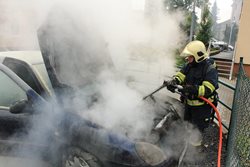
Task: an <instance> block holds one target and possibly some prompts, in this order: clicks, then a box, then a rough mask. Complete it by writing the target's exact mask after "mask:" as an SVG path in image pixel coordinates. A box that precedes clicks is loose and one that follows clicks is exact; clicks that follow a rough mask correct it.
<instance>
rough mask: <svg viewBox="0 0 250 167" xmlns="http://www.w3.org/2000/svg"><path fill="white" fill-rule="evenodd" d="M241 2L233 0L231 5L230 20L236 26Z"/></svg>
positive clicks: (240, 0)
mask: <svg viewBox="0 0 250 167" xmlns="http://www.w3.org/2000/svg"><path fill="white" fill-rule="evenodd" d="M242 2H243V0H234V1H233V4H232V16H231V18H232V20H234V21H235V23H236V24H237V25H239V20H240V14H241V9H242Z"/></svg>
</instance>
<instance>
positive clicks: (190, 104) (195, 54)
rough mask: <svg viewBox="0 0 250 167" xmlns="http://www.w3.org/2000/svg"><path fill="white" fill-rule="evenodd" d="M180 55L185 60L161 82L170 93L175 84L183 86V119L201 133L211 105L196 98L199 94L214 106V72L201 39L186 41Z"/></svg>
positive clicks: (215, 84) (215, 100) (210, 112)
mask: <svg viewBox="0 0 250 167" xmlns="http://www.w3.org/2000/svg"><path fill="white" fill-rule="evenodd" d="M180 56H182V57H185V59H186V60H187V63H186V64H185V65H184V66H183V68H182V69H181V70H180V71H179V72H177V73H176V75H174V78H173V79H172V80H170V81H164V82H165V84H166V86H167V89H168V90H170V91H171V92H175V89H176V85H182V86H183V89H182V90H179V91H180V92H181V93H182V95H183V96H181V99H182V102H184V103H185V113H184V120H187V121H189V122H191V123H192V124H194V125H195V126H197V127H198V129H199V130H200V131H201V132H203V131H204V129H205V128H207V127H208V125H209V122H210V118H211V116H212V107H211V106H210V105H208V104H206V103H205V102H204V101H202V100H201V99H199V98H198V97H199V96H203V97H205V98H207V99H209V100H210V101H211V102H213V103H214V104H215V105H217V93H216V89H218V71H217V69H216V65H215V62H214V61H213V60H212V59H210V58H208V53H207V52H206V48H205V45H204V44H203V43H202V42H201V41H192V42H190V43H188V44H187V45H186V47H185V48H184V50H183V52H182V53H181V55H180Z"/></svg>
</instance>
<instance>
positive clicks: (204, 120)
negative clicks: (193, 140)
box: [184, 104, 212, 132]
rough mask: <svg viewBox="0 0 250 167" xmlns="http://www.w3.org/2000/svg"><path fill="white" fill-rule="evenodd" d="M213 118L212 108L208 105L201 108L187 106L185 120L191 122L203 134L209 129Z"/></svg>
mask: <svg viewBox="0 0 250 167" xmlns="http://www.w3.org/2000/svg"><path fill="white" fill-rule="evenodd" d="M211 116H212V107H211V106H210V105H208V104H204V105H201V106H189V105H187V104H186V105H185V113H184V120H186V121H189V122H190V123H192V124H193V125H195V126H197V128H198V129H199V130H200V131H201V132H203V131H204V129H205V128H207V127H208V125H209V122H210V118H211Z"/></svg>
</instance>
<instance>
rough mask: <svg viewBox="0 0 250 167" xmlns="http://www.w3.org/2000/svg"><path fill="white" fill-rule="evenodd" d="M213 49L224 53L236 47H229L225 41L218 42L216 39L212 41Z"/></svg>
mask: <svg viewBox="0 0 250 167" xmlns="http://www.w3.org/2000/svg"><path fill="white" fill-rule="evenodd" d="M211 47H212V48H215V49H219V50H220V51H224V50H230V51H232V50H234V47H233V46H232V45H229V44H228V43H226V42H224V41H219V40H216V39H215V38H212V39H211Z"/></svg>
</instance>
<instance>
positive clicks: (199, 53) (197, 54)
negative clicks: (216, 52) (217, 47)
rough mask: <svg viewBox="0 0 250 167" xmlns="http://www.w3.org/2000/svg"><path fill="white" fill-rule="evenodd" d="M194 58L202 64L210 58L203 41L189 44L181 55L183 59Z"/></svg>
mask: <svg viewBox="0 0 250 167" xmlns="http://www.w3.org/2000/svg"><path fill="white" fill-rule="evenodd" d="M188 56H194V59H195V61H196V62H197V63H200V62H202V61H203V60H205V59H206V58H207V57H208V53H207V51H206V47H205V45H204V43H203V42H201V41H191V42H189V43H188V44H187V45H186V47H185V48H184V50H183V51H182V53H181V57H188Z"/></svg>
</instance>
